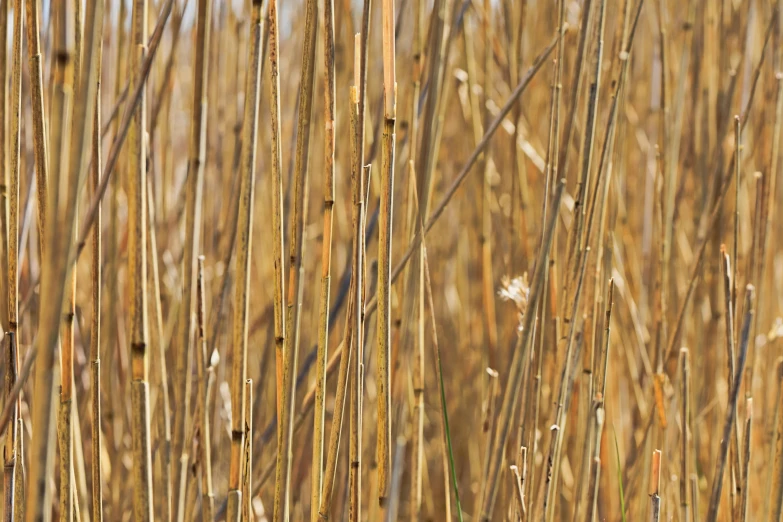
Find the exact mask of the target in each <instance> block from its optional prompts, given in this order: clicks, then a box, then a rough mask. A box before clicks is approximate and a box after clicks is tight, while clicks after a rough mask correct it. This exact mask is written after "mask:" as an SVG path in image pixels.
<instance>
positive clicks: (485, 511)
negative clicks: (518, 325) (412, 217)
mask: <svg viewBox="0 0 783 522" xmlns="http://www.w3.org/2000/svg"><path fill="white" fill-rule="evenodd" d="M564 188H565V183H564V181H562V180H561V181H560V182H558V185H557V188H556V191H555V195H554V197H553V199H552V208H553V209H559V208H560V201H561V198H562V196H563V190H564ZM434 215H435V214H433V216H434ZM557 216H558V212H556V211H553V212H552V216H551V217H550V219H549V221H548V222H547V226H546V229H545V234H544V241H543V242H542V247H541V251H540V253H539V256H538V259H537V260H536V265H535V266H536V269H535V272H534V274H533V279H532V284H531V286H530V294H529V299H528V306H531V305H532V306H534V307H535V306H536V305H537V303H538V300H539V299H540V297H541V293H542V292H543V281H544V271H545V269H546V268H545V267H548V265H549V262H548V261H549V249H550V247H551V241H552V236H553V233H554V229H555V224H556V223H557ZM430 219H432V218H430ZM423 228H424V229H425V230H426V227H423ZM534 317H535V314H525V317H524V319H523V326H522V333H521V334H520V335H518V337H517V342H516V346H515V349H514V358H513V360H512V362H511V366H510V372H509V379H508V381H507V384H506V390H505V392H504V393H503V405H502V406H501V410H500V416H499V423H498V427H497V431H496V434H495V442H494V444H493V450H492V458H491V459H490V466H489V472H488V474H487V477H488V478H487V479H486V480H485V482H486V487H487V488H488V489H487V492H488V494H487V495H486V496H485V498H484V499H483V502H482V509H481V520H483V521H489V520H490V519H491V518H492V511H493V508H494V505H495V499H496V498H497V488H496V484H497V481H498V477H499V475H500V466H501V462H502V460H503V454H504V451H503V450H504V448H505V445H506V440H507V438H508V434H509V431H510V428H511V422H512V417H513V415H514V411H515V410H516V403H517V400H518V398H519V391H520V380H521V379H522V375H523V369H524V365H525V362H526V361H527V359H528V355H527V350H528V345H529V342H530V339H531V338H532V336H531V332H532V327H533V319H534Z"/></svg>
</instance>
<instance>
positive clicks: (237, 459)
mask: <svg viewBox="0 0 783 522" xmlns="http://www.w3.org/2000/svg"><path fill="white" fill-rule="evenodd" d="M269 8H270V16H272V15H273V16H274V18H275V22H274V24H273V25H275V26H276V25H277V24H276V17H277V13H276V9H277V8H276V6H275V0H272V2H271V3H270V6H269ZM272 11H274V12H272ZM261 17H262V1H261V0H255V1H254V2H253V6H252V13H251V21H250V27H249V31H250V33H249V34H250V47H249V48H248V64H247V76H246V82H245V93H246V94H245V116H244V119H243V121H242V143H243V144H244V145H243V147H242V151H241V159H240V164H239V168H240V174H239V175H240V186H239V210H238V214H237V216H238V218H237V243H236V259H237V261H236V267H237V268H236V293H235V296H234V323H233V337H232V342H233V349H234V355H233V363H232V364H233V368H232V374H231V462H230V469H229V475H228V511H227V517H226V521H227V522H238V521H239V519H240V514H241V504H242V492H241V490H240V487H241V482H240V479H241V476H240V475H241V468H242V462H243V460H244V459H243V455H242V452H243V448H244V445H245V440H244V439H245V403H246V401H247V396H246V390H245V381H246V375H247V316H248V293H249V285H250V256H251V252H252V246H253V244H252V223H253V194H254V192H255V171H256V168H255V167H256V151H257V148H256V137H257V135H258V107H259V96H260V90H261ZM276 31H277V29H276V27H275V28H274V32H272V27H270V38H272V44H273V49H270V57H271V56H272V54H273V52H274V51H275V49H274V48H275V47H276V46H277V34H276ZM273 64H274V60H273ZM274 69H275V67H274V66H273V70H274ZM274 77H275V75H274V74H273V78H274ZM273 83H274V82H273Z"/></svg>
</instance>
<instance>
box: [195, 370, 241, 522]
mask: <svg viewBox="0 0 783 522" xmlns="http://www.w3.org/2000/svg"><path fill="white" fill-rule="evenodd" d="M245 395H246V396H247V400H246V401H245V422H246V424H245V451H244V453H245V460H244V462H243V464H242V466H243V471H242V496H243V497H244V498H243V499H242V522H251V521H252V520H253V517H252V515H251V513H253V497H252V495H251V494H250V492H251V491H252V479H253V477H252V475H253V379H248V380H247V381H246V382H245ZM204 520H208V519H207V518H206V516H205V517H204ZM209 520H212V519H209Z"/></svg>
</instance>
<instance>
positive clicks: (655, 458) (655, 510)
mask: <svg viewBox="0 0 783 522" xmlns="http://www.w3.org/2000/svg"><path fill="white" fill-rule="evenodd" d="M660 519H661V450H655V451H653V454H652V472H651V475H650V522H658V521H659V520H660Z"/></svg>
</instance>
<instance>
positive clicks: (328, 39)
mask: <svg viewBox="0 0 783 522" xmlns="http://www.w3.org/2000/svg"><path fill="white" fill-rule="evenodd" d="M323 16H324V127H325V131H324V232H323V246H322V248H323V250H322V252H321V292H320V297H319V303H318V353H317V355H316V357H317V360H316V370H315V396H314V397H315V406H314V407H315V413H314V417H313V463H312V472H311V476H310V487H311V493H310V521H311V522H317V521H318V507H319V506H320V504H321V486H322V484H323V464H324V418H325V411H326V410H325V398H326V363H327V359H328V354H329V300H330V296H331V284H332V283H331V278H332V228H333V222H334V217H333V210H334V194H335V182H334V172H335V165H334V151H335V125H336V115H335V65H334V0H324V15H323Z"/></svg>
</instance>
